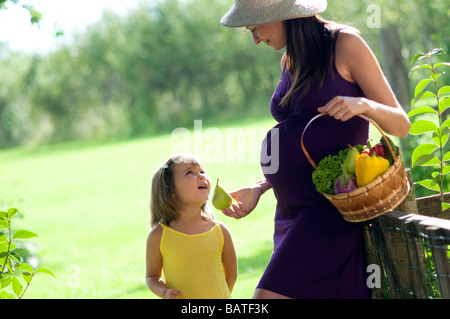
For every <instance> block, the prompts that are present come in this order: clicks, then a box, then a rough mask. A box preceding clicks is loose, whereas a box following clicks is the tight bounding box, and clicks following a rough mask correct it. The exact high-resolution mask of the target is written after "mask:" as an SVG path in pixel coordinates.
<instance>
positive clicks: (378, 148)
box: [369, 143, 386, 158]
mask: <svg viewBox="0 0 450 319" xmlns="http://www.w3.org/2000/svg"><path fill="white" fill-rule="evenodd" d="M372 154H374V156H380V157H383V158H386V148H385V147H384V145H383V144H381V143H377V144H375V146H374V147H372V149H371V150H370V151H369V156H372Z"/></svg>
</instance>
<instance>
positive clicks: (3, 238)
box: [0, 232, 8, 243]
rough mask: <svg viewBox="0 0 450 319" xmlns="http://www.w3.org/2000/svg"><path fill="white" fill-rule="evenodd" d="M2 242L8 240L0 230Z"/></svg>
mask: <svg viewBox="0 0 450 319" xmlns="http://www.w3.org/2000/svg"><path fill="white" fill-rule="evenodd" d="M2 242H8V238H6V235H5V234H3V233H2V232H0V243H2Z"/></svg>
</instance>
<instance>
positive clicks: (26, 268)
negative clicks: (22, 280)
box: [16, 263, 34, 273]
mask: <svg viewBox="0 0 450 319" xmlns="http://www.w3.org/2000/svg"><path fill="white" fill-rule="evenodd" d="M16 268H18V269H20V270H23V271H27V272H30V273H33V272H34V270H33V267H31V266H30V265H29V264H27V263H21V264H20V265H18V266H17V267H16Z"/></svg>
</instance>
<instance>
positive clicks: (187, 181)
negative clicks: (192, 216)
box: [173, 163, 211, 206]
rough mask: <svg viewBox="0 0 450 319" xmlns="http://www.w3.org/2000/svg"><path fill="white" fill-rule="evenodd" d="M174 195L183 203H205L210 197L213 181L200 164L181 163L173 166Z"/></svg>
mask: <svg viewBox="0 0 450 319" xmlns="http://www.w3.org/2000/svg"><path fill="white" fill-rule="evenodd" d="M173 182H174V185H175V192H174V195H175V197H176V198H177V200H178V201H180V202H181V204H182V205H191V204H199V205H200V206H201V205H203V204H204V203H205V202H206V201H207V200H208V198H209V192H210V189H211V181H210V180H209V178H208V176H207V175H206V172H205V171H204V170H203V168H201V167H200V166H199V165H198V164H194V163H179V164H175V165H174V167H173Z"/></svg>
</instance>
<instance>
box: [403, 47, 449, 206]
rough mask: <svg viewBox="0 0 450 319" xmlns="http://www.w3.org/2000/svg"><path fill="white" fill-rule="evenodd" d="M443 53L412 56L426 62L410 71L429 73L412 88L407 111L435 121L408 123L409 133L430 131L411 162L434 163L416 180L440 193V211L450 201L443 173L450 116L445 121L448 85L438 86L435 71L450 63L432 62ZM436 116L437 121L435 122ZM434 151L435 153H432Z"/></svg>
mask: <svg viewBox="0 0 450 319" xmlns="http://www.w3.org/2000/svg"><path fill="white" fill-rule="evenodd" d="M439 54H446V53H445V51H444V50H443V49H433V50H432V51H430V52H427V53H420V54H417V55H416V56H414V58H413V59H412V61H411V64H413V63H414V62H416V61H419V60H423V61H425V63H423V64H421V65H417V66H415V67H413V68H412V69H411V71H410V73H409V74H410V75H411V73H412V72H414V71H416V70H419V69H423V70H427V71H428V74H429V76H428V77H426V78H424V79H422V80H421V81H419V83H418V84H417V86H416V88H415V92H414V99H413V101H412V103H411V108H412V110H411V111H410V112H409V113H408V117H409V118H412V117H414V116H416V115H419V114H421V115H424V114H426V115H430V114H431V117H433V118H434V120H430V119H420V120H417V121H415V122H413V123H412V124H411V129H410V131H409V134H411V135H422V134H426V133H428V134H430V133H432V136H431V141H430V143H424V144H421V145H419V146H417V147H416V148H415V149H414V151H413V153H412V159H411V160H412V165H413V167H417V166H433V167H437V169H436V170H435V171H433V172H432V173H431V178H430V179H425V180H422V181H418V182H416V184H417V185H421V186H423V187H425V188H427V189H429V190H431V191H434V192H437V193H439V194H440V198H441V210H442V213H443V212H444V211H445V210H446V209H448V208H450V203H445V202H444V176H445V175H447V174H449V173H450V164H448V163H446V162H450V151H448V152H446V153H445V154H444V146H445V145H446V144H447V142H448V140H449V131H450V119H447V120H445V121H444V112H445V111H446V110H447V109H448V108H450V86H443V87H441V88H440V87H439V85H438V79H439V78H440V77H441V76H442V74H443V72H438V68H441V67H445V66H450V63H448V62H439V63H435V64H433V60H432V58H433V56H434V55H439ZM429 84H431V86H432V87H433V89H432V91H428V90H425V89H426V88H427V87H428V85H429ZM436 119H437V121H436ZM436 151H437V152H438V156H436V155H435V153H436Z"/></svg>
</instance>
